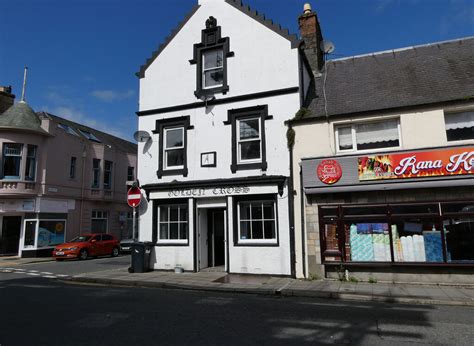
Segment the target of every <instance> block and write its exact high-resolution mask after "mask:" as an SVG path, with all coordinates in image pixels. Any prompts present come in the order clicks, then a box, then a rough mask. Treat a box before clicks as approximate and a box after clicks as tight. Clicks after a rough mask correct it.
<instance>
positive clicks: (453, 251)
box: [443, 215, 474, 263]
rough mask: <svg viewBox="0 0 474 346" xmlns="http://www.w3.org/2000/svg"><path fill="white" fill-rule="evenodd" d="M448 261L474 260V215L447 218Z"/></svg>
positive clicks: (444, 222) (445, 225) (445, 221)
mask: <svg viewBox="0 0 474 346" xmlns="http://www.w3.org/2000/svg"><path fill="white" fill-rule="evenodd" d="M443 224H444V230H445V237H446V257H447V261H448V262H455V263H466V262H471V263H472V262H474V215H472V216H461V217H457V218H450V219H445V220H444V221H443Z"/></svg>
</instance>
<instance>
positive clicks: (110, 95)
mask: <svg viewBox="0 0 474 346" xmlns="http://www.w3.org/2000/svg"><path fill="white" fill-rule="evenodd" d="M91 95H92V96H94V97H95V98H97V99H99V100H101V101H104V102H114V101H118V100H121V99H129V98H131V97H132V96H133V95H135V92H134V91H133V90H126V91H114V90H94V91H93V92H92V93H91Z"/></svg>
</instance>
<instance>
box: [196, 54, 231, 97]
mask: <svg viewBox="0 0 474 346" xmlns="http://www.w3.org/2000/svg"><path fill="white" fill-rule="evenodd" d="M219 50H220V51H222V65H221V66H218V67H210V68H207V69H206V67H205V66H206V58H205V53H209V52H212V51H219ZM201 54H202V89H213V88H220V87H222V86H223V85H224V79H222V83H221V84H215V85H210V86H206V72H208V71H213V70H222V74H223V75H224V59H225V57H224V48H223V47H219V48H213V49H209V50H205V51H203V52H202V53H201Z"/></svg>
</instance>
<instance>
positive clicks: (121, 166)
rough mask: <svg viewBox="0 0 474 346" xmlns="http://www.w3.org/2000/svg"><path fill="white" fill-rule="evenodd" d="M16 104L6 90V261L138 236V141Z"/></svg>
mask: <svg viewBox="0 0 474 346" xmlns="http://www.w3.org/2000/svg"><path fill="white" fill-rule="evenodd" d="M13 100H14V96H13V95H12V94H11V89H9V88H2V87H0V110H4V112H3V113H1V112H0V114H1V115H0V163H1V166H0V256H2V255H18V256H21V257H37V256H50V255H51V251H52V249H53V248H54V246H55V245H56V244H59V243H62V242H64V241H67V240H70V239H72V238H74V237H76V236H77V235H79V234H81V233H89V232H103V233H109V234H113V235H115V236H117V237H118V238H119V239H120V238H127V237H130V231H131V223H132V220H131V208H130V207H128V205H127V203H126V193H127V181H128V182H129V183H130V182H132V181H134V180H135V178H136V162H137V146H136V144H134V143H131V142H128V141H126V140H123V139H120V138H117V137H114V136H112V135H109V134H107V133H104V132H101V131H97V130H95V129H92V128H90V127H87V126H84V125H81V124H77V123H74V122H71V121H69V120H66V119H63V118H60V117H58V116H55V115H52V114H48V113H45V112H39V113H35V112H34V111H33V110H32V109H31V108H30V106H28V104H27V103H25V102H23V101H20V102H17V103H16V104H14V103H13Z"/></svg>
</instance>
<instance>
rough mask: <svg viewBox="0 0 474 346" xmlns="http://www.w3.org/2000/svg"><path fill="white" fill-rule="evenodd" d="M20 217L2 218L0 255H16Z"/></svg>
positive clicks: (18, 242)
mask: <svg viewBox="0 0 474 346" xmlns="http://www.w3.org/2000/svg"><path fill="white" fill-rule="evenodd" d="M20 230H21V216H4V217H3V222H2V230H1V232H2V233H1V234H0V255H16V254H18V246H19V244H20Z"/></svg>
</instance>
